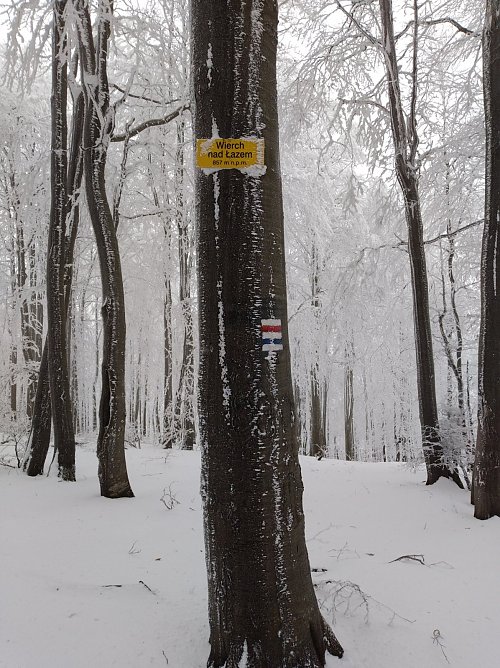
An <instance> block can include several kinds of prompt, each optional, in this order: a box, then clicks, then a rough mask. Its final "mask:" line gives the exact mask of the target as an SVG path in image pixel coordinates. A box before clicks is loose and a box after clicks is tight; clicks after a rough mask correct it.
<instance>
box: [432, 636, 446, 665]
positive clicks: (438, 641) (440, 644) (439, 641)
mask: <svg viewBox="0 0 500 668" xmlns="http://www.w3.org/2000/svg"><path fill="white" fill-rule="evenodd" d="M442 640H443V636H442V635H441V631H440V630H439V629H434V631H433V632H432V642H433V643H434V644H435V645H437V646H438V647H439V649H440V650H441V651H442V652H443V656H444V658H445V659H446V663H450V661H449V659H448V657H447V656H446V652H445V651H444V648H445V647H446V645H443V642H442Z"/></svg>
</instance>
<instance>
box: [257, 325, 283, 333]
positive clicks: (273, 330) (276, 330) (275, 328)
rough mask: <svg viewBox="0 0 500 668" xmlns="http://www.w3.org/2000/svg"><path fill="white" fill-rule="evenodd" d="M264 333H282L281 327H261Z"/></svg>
mask: <svg viewBox="0 0 500 668" xmlns="http://www.w3.org/2000/svg"><path fill="white" fill-rule="evenodd" d="M261 329H262V331H263V332H281V325H261Z"/></svg>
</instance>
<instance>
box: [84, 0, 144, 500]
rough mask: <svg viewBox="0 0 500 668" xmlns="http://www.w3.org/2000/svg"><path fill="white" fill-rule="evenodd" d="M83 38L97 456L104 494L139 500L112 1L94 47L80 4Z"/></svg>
mask: <svg viewBox="0 0 500 668" xmlns="http://www.w3.org/2000/svg"><path fill="white" fill-rule="evenodd" d="M75 8H76V11H77V14H78V35H79V44H80V57H81V60H82V69H83V83H84V91H85V103H86V113H85V125H84V133H83V136H84V142H83V143H84V166H85V182H86V194H87V204H88V207H89V213H90V219H91V221H92V227H93V229H94V234H95V237H96V245H97V252H98V255H99V265H100V270H101V282H102V296H103V303H102V310H101V313H102V322H103V351H102V367H101V369H102V375H101V378H102V387H101V400H100V405H99V434H98V438H97V457H98V460H99V482H100V485H101V495H102V496H107V497H110V498H118V497H127V496H129V497H130V496H133V492H132V489H131V487H130V483H129V480H128V474H127V465H126V461H125V419H126V408H125V340H126V331H125V299H124V294H123V280H122V272H121V263H120V251H119V248H118V239H117V236H116V229H115V226H114V223H113V217H112V213H111V209H110V206H109V201H108V198H107V194H106V177H105V168H106V157H107V146H108V142H109V139H110V137H111V133H112V129H113V118H112V110H110V108H109V87H108V76H107V57H108V47H109V38H110V33H111V16H112V11H113V4H112V1H111V0H102V2H101V3H100V5H99V14H98V18H97V42H96V44H97V46H96V45H95V44H94V38H93V35H92V25H91V20H90V14H89V11H88V7H87V6H86V5H85V4H84V3H83V2H82V0H78V1H77V3H76V5H75Z"/></svg>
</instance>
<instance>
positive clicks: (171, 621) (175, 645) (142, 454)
mask: <svg viewBox="0 0 500 668" xmlns="http://www.w3.org/2000/svg"><path fill="white" fill-rule="evenodd" d="M127 461H128V467H129V474H130V479H131V482H132V486H133V489H134V492H135V494H136V498H135V499H121V500H108V499H103V498H100V497H99V491H98V484H97V479H96V468H97V463H96V458H95V452H93V451H92V449H91V447H90V446H84V447H81V446H80V447H79V448H78V453H77V467H78V469H77V470H78V473H77V478H78V480H77V482H76V483H64V482H60V481H59V480H58V479H57V478H56V477H48V478H47V477H40V478H37V479H30V478H27V477H26V476H25V475H23V474H22V473H20V472H19V471H18V470H14V469H9V468H6V467H0V531H1V533H0V536H1V539H0V666H2V667H7V668H68V667H69V666H71V667H72V668H110V667H111V666H120V667H121V668H124V667H129V668H143V667H146V666H158V667H166V666H168V668H203V667H204V666H205V665H206V659H207V657H208V652H209V648H208V623H207V602H206V576H205V563H204V553H203V536H202V516H201V501H200V496H199V491H198V490H199V468H200V457H199V453H196V452H194V453H189V452H179V451H173V452H170V453H169V452H167V451H165V450H161V449H159V448H153V447H147V448H143V449H142V450H128V452H127ZM301 461H302V469H303V475H304V483H305V497H304V507H305V512H306V531H307V538H308V547H309V555H310V560H311V568H312V569H313V571H314V572H313V578H314V581H315V583H316V586H317V594H318V599H319V601H320V604H321V606H322V608H323V613H324V615H325V617H326V618H327V619H328V620H329V621H333V625H334V629H335V632H336V634H337V636H338V638H339V640H340V641H341V643H342V644H343V646H344V649H345V656H344V658H343V659H342V660H341V661H339V660H338V659H335V658H333V657H330V658H329V659H328V664H327V665H328V667H329V668H330V667H332V668H333V667H337V666H338V668H434V667H440V666H447V665H451V666H456V667H457V668H458V667H460V668H462V667H463V668H465V667H467V668H469V667H470V666H471V665H476V666H480V667H481V668H494V667H495V666H498V665H499V664H498V637H499V636H498V632H499V629H500V604H499V601H500V571H499V558H500V519H498V518H494V519H491V520H489V521H487V522H479V521H477V520H474V519H473V516H472V506H471V505H470V504H469V495H468V493H467V492H464V491H460V490H459V489H458V488H456V487H455V486H454V485H453V484H452V483H450V482H448V481H444V480H443V481H440V482H439V483H438V484H437V485H435V486H433V487H426V486H425V485H424V483H423V481H424V479H425V476H424V474H423V472H422V470H418V471H417V472H412V471H410V470H409V469H407V468H404V466H402V465H399V464H363V463H353V462H350V463H348V462H341V461H336V460H322V461H316V460H315V459H311V458H309V457H304V458H302V460H301ZM162 497H163V500H162ZM404 555H421V556H415V558H414V559H408V558H406V559H399V560H398V558H400V557H403V556H404ZM419 561H423V562H424V563H419ZM297 668H300V667H297Z"/></svg>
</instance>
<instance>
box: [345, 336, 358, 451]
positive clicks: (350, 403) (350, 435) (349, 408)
mask: <svg viewBox="0 0 500 668" xmlns="http://www.w3.org/2000/svg"><path fill="white" fill-rule="evenodd" d="M353 357H354V355H353V343H352V341H350V342H349V344H348V346H347V347H346V361H345V368H344V444H345V458H346V460H347V461H348V462H352V461H354V460H355V459H356V454H355V449H354V383H353V369H352V364H353Z"/></svg>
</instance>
